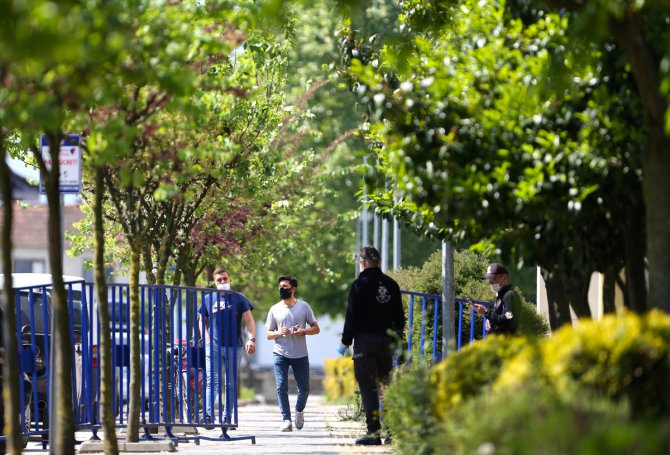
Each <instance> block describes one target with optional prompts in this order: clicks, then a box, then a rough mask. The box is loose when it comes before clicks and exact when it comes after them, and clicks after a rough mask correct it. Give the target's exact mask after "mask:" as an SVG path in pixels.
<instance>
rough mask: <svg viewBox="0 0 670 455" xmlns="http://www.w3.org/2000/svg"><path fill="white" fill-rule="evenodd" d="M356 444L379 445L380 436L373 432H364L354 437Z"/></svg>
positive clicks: (380, 442)
mask: <svg viewBox="0 0 670 455" xmlns="http://www.w3.org/2000/svg"><path fill="white" fill-rule="evenodd" d="M356 445H358V446H380V445H382V438H380V437H379V436H375V435H373V434H366V435H365V436H363V437H362V438H358V439H356Z"/></svg>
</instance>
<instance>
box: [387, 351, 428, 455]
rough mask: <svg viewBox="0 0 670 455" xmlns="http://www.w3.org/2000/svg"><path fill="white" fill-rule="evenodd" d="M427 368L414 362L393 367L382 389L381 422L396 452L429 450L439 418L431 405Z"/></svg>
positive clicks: (422, 452) (426, 451)
mask: <svg viewBox="0 0 670 455" xmlns="http://www.w3.org/2000/svg"><path fill="white" fill-rule="evenodd" d="M429 378H430V369H429V368H427V366H426V365H424V364H422V363H421V362H414V363H413V364H411V365H405V366H403V367H401V368H398V369H397V370H395V372H394V375H393V378H392V380H391V384H390V385H389V386H388V387H387V389H386V391H385V392H384V414H383V423H384V426H385V427H386V428H387V429H388V430H389V432H390V433H391V434H392V435H393V446H394V447H393V448H394V451H395V452H397V453H413V454H416V455H423V454H430V453H432V450H433V449H432V447H431V441H432V439H433V437H434V436H435V430H436V429H437V428H438V425H439V420H438V417H437V413H436V412H435V410H434V409H433V400H432V395H433V389H432V388H431V387H430V381H429Z"/></svg>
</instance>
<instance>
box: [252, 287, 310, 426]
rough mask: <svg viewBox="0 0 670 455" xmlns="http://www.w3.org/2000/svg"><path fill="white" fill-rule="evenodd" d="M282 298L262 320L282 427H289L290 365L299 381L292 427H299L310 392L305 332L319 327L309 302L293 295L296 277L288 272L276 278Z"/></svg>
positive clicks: (296, 379)
mask: <svg viewBox="0 0 670 455" xmlns="http://www.w3.org/2000/svg"><path fill="white" fill-rule="evenodd" d="M277 282H278V283H279V297H280V298H281V301H280V302H278V303H276V304H274V305H273V306H272V308H270V311H269V313H268V319H267V322H266V323H265V328H266V329H267V339H268V340H274V341H275V344H274V347H273V349H272V353H273V358H274V369H275V380H276V381H277V398H278V399H279V410H280V411H281V414H282V419H283V421H284V422H283V424H282V426H281V431H292V430H293V425H292V423H291V407H290V405H289V402H288V368H289V367H291V368H292V369H293V377H294V378H295V382H296V383H297V385H298V399H297V402H296V404H295V427H296V428H297V429H298V430H300V429H301V428H302V427H303V425H304V422H305V415H304V412H305V411H304V409H305V405H306V404H307V397H308V396H309V357H308V355H307V342H306V340H305V336H307V335H316V334H317V333H319V332H320V331H321V329H319V324H317V322H316V318H315V317H314V312H313V311H312V308H311V307H310V306H309V304H308V303H307V302H305V301H303V300H298V299H296V298H295V291H296V289H297V287H298V280H297V279H296V278H295V277H293V276H290V275H283V276H280V277H279V278H278V279H277Z"/></svg>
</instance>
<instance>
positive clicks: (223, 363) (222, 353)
mask: <svg viewBox="0 0 670 455" xmlns="http://www.w3.org/2000/svg"><path fill="white" fill-rule="evenodd" d="M235 350H237V352H235ZM234 355H237V359H236V360H237V362H236V363H233V358H234V357H233V356H234ZM243 355H244V348H242V347H238V348H232V347H229V348H227V347H223V346H219V345H216V344H214V345H212V344H206V345H205V368H206V370H207V378H206V384H205V394H204V396H203V400H204V401H205V413H206V418H208V419H209V421H210V422H211V423H214V422H216V421H217V420H216V419H215V418H214V415H215V412H213V411H214V405H215V404H217V403H218V406H217V407H218V410H219V412H218V413H217V414H218V415H219V419H218V422H219V423H221V402H222V398H225V400H226V401H225V405H224V406H223V408H224V413H225V422H227V423H230V414H231V410H232V409H233V408H235V407H237V406H236V403H237V373H238V372H239V371H240V362H241V361H242V356H243ZM224 380H225V390H224V391H222V390H221V384H222V383H224Z"/></svg>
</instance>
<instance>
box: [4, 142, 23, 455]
mask: <svg viewBox="0 0 670 455" xmlns="http://www.w3.org/2000/svg"><path fill="white" fill-rule="evenodd" d="M0 146H2V149H1V151H0V185H1V188H0V191H2V243H1V244H0V249H1V250H2V270H4V278H5V279H4V299H5V307H4V321H3V326H2V333H3V346H4V347H5V358H4V364H3V366H2V368H3V375H2V390H3V394H2V400H3V403H4V410H3V412H4V420H5V428H4V431H3V434H5V435H6V436H7V440H6V441H7V453H10V454H12V455H16V454H20V453H21V449H22V447H23V444H22V441H21V435H20V433H21V430H20V428H19V420H18V419H17V417H18V416H19V415H20V412H21V410H20V409H19V408H20V403H19V393H18V392H19V374H21V373H20V371H19V356H18V352H19V346H18V340H17V335H16V301H15V300H14V290H13V289H12V287H13V284H12V221H13V213H12V210H14V205H13V203H12V184H11V181H10V178H9V166H8V165H7V162H6V161H5V155H6V151H5V148H4V146H5V139H4V137H0ZM26 399H27V397H26Z"/></svg>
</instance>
